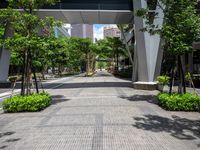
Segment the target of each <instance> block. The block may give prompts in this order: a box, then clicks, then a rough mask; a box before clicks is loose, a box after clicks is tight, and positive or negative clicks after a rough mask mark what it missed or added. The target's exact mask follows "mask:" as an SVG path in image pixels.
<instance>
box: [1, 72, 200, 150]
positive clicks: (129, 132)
mask: <svg viewBox="0 0 200 150" xmlns="http://www.w3.org/2000/svg"><path fill="white" fill-rule="evenodd" d="M53 84H57V85H58V86H57V88H56V89H51V88H48V91H49V92H50V93H51V94H52V96H53V99H54V101H53V104H52V105H51V106H50V107H48V108H47V109H45V110H44V111H41V112H37V113H16V114H4V113H1V114H0V149H5V150H7V149H10V150H56V149H57V150H198V149H200V114H199V113H195V112H169V111H165V110H163V109H161V108H160V107H159V106H157V105H156V104H155V101H154V99H153V95H155V94H157V93H158V92H157V91H142V90H134V89H133V88H132V85H131V83H130V81H127V80H122V79H118V78H115V77H113V76H111V75H109V74H108V73H105V72H100V73H97V75H96V76H94V77H89V78H86V77H76V78H74V79H73V80H70V81H69V80H67V81H66V82H65V81H63V80H62V81H61V82H60V83H53ZM59 84H60V85H59Z"/></svg>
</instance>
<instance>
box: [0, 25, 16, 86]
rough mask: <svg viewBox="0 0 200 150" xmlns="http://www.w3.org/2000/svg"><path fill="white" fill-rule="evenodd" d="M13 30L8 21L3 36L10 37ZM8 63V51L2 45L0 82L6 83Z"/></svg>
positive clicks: (0, 52)
mask: <svg viewBox="0 0 200 150" xmlns="http://www.w3.org/2000/svg"><path fill="white" fill-rule="evenodd" d="M12 36H13V30H12V29H11V26H10V24H9V23H7V25H6V29H5V33H4V38H5V39H6V38H8V37H12ZM9 65H10V51H9V50H8V49H6V48H5V47H4V46H3V47H2V48H1V49H0V84H1V85H2V84H3V83H5V84H6V83H7V82H8V81H7V79H8V72H9Z"/></svg>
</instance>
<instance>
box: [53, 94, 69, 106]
mask: <svg viewBox="0 0 200 150" xmlns="http://www.w3.org/2000/svg"><path fill="white" fill-rule="evenodd" d="M69 100H70V99H66V98H65V97H64V96H63V95H53V96H52V105H56V104H58V103H63V102H67V101H69Z"/></svg>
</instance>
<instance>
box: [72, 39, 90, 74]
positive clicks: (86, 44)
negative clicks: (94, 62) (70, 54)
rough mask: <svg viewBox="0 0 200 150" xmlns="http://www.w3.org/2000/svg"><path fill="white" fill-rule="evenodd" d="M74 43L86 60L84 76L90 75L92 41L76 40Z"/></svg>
mask: <svg viewBox="0 0 200 150" xmlns="http://www.w3.org/2000/svg"><path fill="white" fill-rule="evenodd" d="M76 42H77V43H78V49H79V51H80V52H82V53H83V54H84V57H85V60H86V76H87V75H89V74H90V71H91V70H90V57H91V56H90V55H91V53H92V50H91V47H90V46H91V44H92V40H91V39H89V38H77V39H76Z"/></svg>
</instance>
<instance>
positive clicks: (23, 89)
mask: <svg viewBox="0 0 200 150" xmlns="http://www.w3.org/2000/svg"><path fill="white" fill-rule="evenodd" d="M25 68H26V52H24V55H23V72H22V83H21V95H22V96H24V95H25V74H26V69H25Z"/></svg>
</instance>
